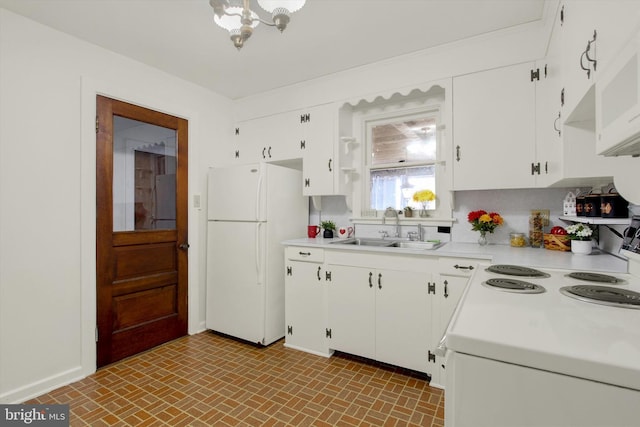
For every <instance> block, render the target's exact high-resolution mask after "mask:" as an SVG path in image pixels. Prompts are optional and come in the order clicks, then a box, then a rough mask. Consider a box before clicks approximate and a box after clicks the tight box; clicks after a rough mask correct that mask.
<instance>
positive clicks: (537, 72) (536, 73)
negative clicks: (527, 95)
mask: <svg viewBox="0 0 640 427" xmlns="http://www.w3.org/2000/svg"><path fill="white" fill-rule="evenodd" d="M534 80H540V69H539V68H536V69H535V70H531V81H534Z"/></svg>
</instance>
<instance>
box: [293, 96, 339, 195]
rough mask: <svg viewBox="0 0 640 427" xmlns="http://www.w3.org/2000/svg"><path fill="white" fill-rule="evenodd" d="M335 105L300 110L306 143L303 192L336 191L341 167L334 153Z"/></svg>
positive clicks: (318, 193)
mask: <svg viewBox="0 0 640 427" xmlns="http://www.w3.org/2000/svg"><path fill="white" fill-rule="evenodd" d="M336 116H337V111H335V110H334V106H333V104H327V105H320V106H317V107H313V108H309V109H306V110H304V111H301V112H300V121H301V123H300V129H301V130H302V139H301V141H303V143H304V149H303V150H302V151H303V155H302V177H303V186H302V194H304V195H305V196H328V195H333V194H336V187H335V174H336V168H337V167H338V166H339V165H338V162H337V161H336V158H335V156H334V153H335V150H334V145H335V144H336V138H337V133H336V132H335V122H336V120H335V118H336Z"/></svg>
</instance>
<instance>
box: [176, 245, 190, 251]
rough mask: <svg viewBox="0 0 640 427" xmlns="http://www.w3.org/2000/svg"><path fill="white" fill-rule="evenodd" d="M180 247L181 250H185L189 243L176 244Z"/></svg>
mask: <svg viewBox="0 0 640 427" xmlns="http://www.w3.org/2000/svg"><path fill="white" fill-rule="evenodd" d="M178 247H179V248H180V249H182V250H183V251H186V250H187V249H189V244H188V243H183V244H181V245H180V246H178Z"/></svg>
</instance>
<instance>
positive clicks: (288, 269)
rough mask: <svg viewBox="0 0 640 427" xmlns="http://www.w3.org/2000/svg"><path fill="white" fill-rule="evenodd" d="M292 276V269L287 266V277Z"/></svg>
mask: <svg viewBox="0 0 640 427" xmlns="http://www.w3.org/2000/svg"><path fill="white" fill-rule="evenodd" d="M291 275H293V272H292V268H291V267H288V266H287V276H291Z"/></svg>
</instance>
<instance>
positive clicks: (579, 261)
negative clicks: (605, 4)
mask: <svg viewBox="0 0 640 427" xmlns="http://www.w3.org/2000/svg"><path fill="white" fill-rule="evenodd" d="M389 240H393V239H389ZM339 242H340V239H324V238H315V239H312V238H301V239H292V240H287V241H285V242H283V244H284V245H286V246H303V247H323V248H327V249H339V250H347V251H367V252H377V253H380V252H387V253H406V254H411V255H416V254H419V255H424V256H438V257H457V258H474V259H481V260H482V259H485V260H487V263H490V264H514V265H521V266H526V267H534V268H535V267H537V268H558V269H566V270H583V271H584V270H587V271H601V272H610V273H626V272H627V268H628V267H627V261H626V260H625V259H623V258H619V257H617V256H614V255H611V254H608V253H605V252H601V251H597V250H596V251H594V252H593V253H592V254H591V255H575V254H573V253H571V252H562V251H552V250H548V249H544V248H530V247H522V248H515V247H512V246H510V245H498V244H489V245H487V246H480V245H478V244H477V243H458V242H448V243H445V244H443V245H441V246H439V247H437V248H436V249H433V250H424V249H407V248H386V247H375V246H357V245H341V244H339Z"/></svg>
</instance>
